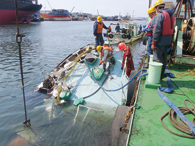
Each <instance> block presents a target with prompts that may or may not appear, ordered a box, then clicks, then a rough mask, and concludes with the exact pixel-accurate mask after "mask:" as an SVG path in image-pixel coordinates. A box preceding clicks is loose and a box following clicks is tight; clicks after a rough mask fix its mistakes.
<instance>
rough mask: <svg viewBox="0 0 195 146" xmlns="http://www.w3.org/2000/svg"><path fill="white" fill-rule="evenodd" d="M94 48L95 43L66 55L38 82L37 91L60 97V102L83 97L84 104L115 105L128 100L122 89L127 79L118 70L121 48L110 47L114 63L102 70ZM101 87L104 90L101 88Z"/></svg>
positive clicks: (108, 64)
mask: <svg viewBox="0 0 195 146" xmlns="http://www.w3.org/2000/svg"><path fill="white" fill-rule="evenodd" d="M94 47H95V46H94V45H87V46H85V47H82V48H80V49H79V50H78V51H76V52H74V53H72V54H70V55H69V56H68V57H66V58H65V59H64V60H63V61H62V62H61V63H60V64H59V65H57V67H55V68H54V69H53V70H52V71H51V72H50V73H49V74H48V75H47V77H46V78H45V79H44V81H43V82H41V84H40V85H39V86H38V89H37V91H39V92H41V93H45V94H48V95H49V96H52V98H57V99H58V100H59V99H60V101H59V102H60V103H64V102H66V101H67V100H76V101H78V100H77V99H79V100H81V101H83V99H84V100H85V103H86V104H88V103H95V104H101V105H107V106H110V107H117V105H121V104H122V103H126V102H129V101H128V98H127V94H128V93H127V91H128V89H127V88H121V86H123V84H124V83H127V82H128V80H129V78H128V77H127V76H126V75H125V74H124V73H123V70H121V65H122V55H123V51H120V50H119V49H118V48H117V47H116V46H114V47H113V50H114V51H113V54H114V55H113V57H114V58H115V60H116V61H115V64H114V63H112V62H109V63H107V70H106V71H105V72H104V71H103V69H102V68H103V67H102V66H100V67H99V65H98V63H99V58H98V57H97V56H96V55H97V53H96V52H95V50H94ZM89 68H90V69H89ZM91 72H92V74H94V76H95V80H94V78H93V76H92V75H91ZM82 85H87V86H82ZM102 86H103V90H100V89H101V88H102ZM119 88H121V90H120V89H119ZM107 90H108V92H107ZM113 92H114V93H113ZM129 96H130V95H129Z"/></svg>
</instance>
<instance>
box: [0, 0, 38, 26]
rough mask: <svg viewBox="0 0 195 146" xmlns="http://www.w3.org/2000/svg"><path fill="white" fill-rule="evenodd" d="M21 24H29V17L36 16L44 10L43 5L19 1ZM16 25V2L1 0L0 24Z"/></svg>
mask: <svg viewBox="0 0 195 146" xmlns="http://www.w3.org/2000/svg"><path fill="white" fill-rule="evenodd" d="M17 2H18V18H19V19H18V20H19V23H23V22H29V21H30V19H28V17H29V16H31V15H33V14H35V13H36V12H37V11H39V10H40V9H41V8H42V5H39V4H37V1H35V2H34V3H33V0H18V1H17ZM11 23H16V14H15V3H14V0H0V24H11Z"/></svg>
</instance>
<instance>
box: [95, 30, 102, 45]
mask: <svg viewBox="0 0 195 146" xmlns="http://www.w3.org/2000/svg"><path fill="white" fill-rule="evenodd" d="M103 44H104V39H103V36H102V33H97V38H96V39H95V49H96V48H97V46H99V45H100V46H103Z"/></svg>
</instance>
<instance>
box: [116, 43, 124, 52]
mask: <svg viewBox="0 0 195 146" xmlns="http://www.w3.org/2000/svg"><path fill="white" fill-rule="evenodd" d="M118 48H119V49H120V50H121V51H123V50H125V48H126V44H125V43H120V44H118Z"/></svg>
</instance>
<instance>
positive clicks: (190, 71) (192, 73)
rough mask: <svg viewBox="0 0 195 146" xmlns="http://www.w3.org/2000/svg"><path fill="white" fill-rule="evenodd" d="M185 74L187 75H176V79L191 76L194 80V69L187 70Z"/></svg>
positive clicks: (182, 73) (183, 73)
mask: <svg viewBox="0 0 195 146" xmlns="http://www.w3.org/2000/svg"><path fill="white" fill-rule="evenodd" d="M187 72H188V73H186V72H181V73H176V77H178V78H179V79H181V78H182V76H188V75H193V76H194V78H193V80H194V79H195V68H193V69H188V70H187Z"/></svg>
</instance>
